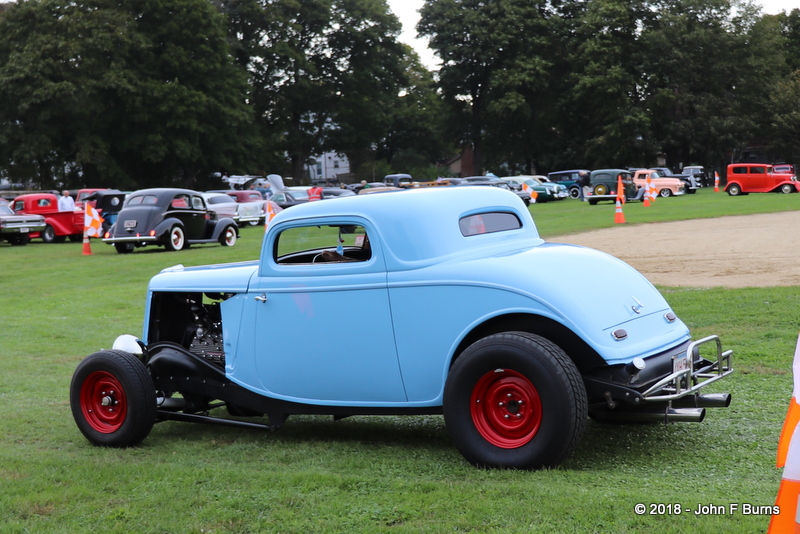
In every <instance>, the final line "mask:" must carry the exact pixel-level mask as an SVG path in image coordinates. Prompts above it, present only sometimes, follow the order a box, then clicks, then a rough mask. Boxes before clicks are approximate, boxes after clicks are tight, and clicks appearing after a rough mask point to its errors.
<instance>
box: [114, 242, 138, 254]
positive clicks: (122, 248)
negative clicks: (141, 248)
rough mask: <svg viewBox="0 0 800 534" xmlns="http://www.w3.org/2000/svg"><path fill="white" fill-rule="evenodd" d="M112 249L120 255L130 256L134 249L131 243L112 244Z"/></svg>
mask: <svg viewBox="0 0 800 534" xmlns="http://www.w3.org/2000/svg"><path fill="white" fill-rule="evenodd" d="M114 248H115V249H117V252H118V253H120V254H130V253H131V252H133V249H134V248H136V247H135V245H134V244H133V243H114Z"/></svg>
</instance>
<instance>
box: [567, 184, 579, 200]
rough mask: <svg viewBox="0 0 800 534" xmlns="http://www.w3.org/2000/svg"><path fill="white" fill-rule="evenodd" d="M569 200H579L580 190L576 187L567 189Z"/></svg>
mask: <svg viewBox="0 0 800 534" xmlns="http://www.w3.org/2000/svg"><path fill="white" fill-rule="evenodd" d="M569 198H572V199H576V198H581V190H580V188H578V187H570V188H569Z"/></svg>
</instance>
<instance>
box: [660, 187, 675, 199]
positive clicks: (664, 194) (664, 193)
mask: <svg viewBox="0 0 800 534" xmlns="http://www.w3.org/2000/svg"><path fill="white" fill-rule="evenodd" d="M658 195H659V196H660V197H661V198H669V197H671V196H672V191H670V190H669V189H662V190H661V191H659V192H658Z"/></svg>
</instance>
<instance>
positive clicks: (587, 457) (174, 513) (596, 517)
mask: <svg viewBox="0 0 800 534" xmlns="http://www.w3.org/2000/svg"><path fill="white" fill-rule="evenodd" d="M798 208H800V195H749V196H746V197H741V198H729V197H728V196H727V195H725V194H723V193H719V194H713V192H712V191H711V190H702V191H700V192H699V193H697V194H696V195H692V196H686V197H684V198H672V199H659V200H658V201H657V202H656V204H655V205H654V206H651V207H650V208H644V207H643V206H641V205H640V204H627V205H626V206H625V208H624V211H625V216H626V219H627V220H628V223H630V224H636V223H643V222H652V221H662V220H677V219H694V218H702V217H718V216H721V215H737V214H749V213H759V212H770V211H781V210H794V209H798ZM531 211H532V213H533V214H534V217H535V219H536V222H537V226H538V227H539V229H540V231H541V233H542V234H543V235H544V236H545V237H550V236H556V235H559V234H563V233H571V232H577V231H581V230H587V229H592V228H599V227H606V226H613V218H614V206H613V204H607V203H606V204H601V205H598V206H589V205H588V204H587V203H581V202H577V201H563V202H554V203H550V204H542V205H535V206H532V207H531ZM698 224H702V221H699V222H698ZM262 236H263V232H262V230H261V229H260V228H244V229H243V230H242V237H241V239H240V240H239V242H238V243H237V244H236V246H235V247H233V248H225V247H221V246H219V245H204V246H196V247H192V248H191V249H189V250H185V251H180V252H174V253H168V252H164V251H163V249H160V248H145V249H140V250H137V251H136V252H134V253H133V254H129V255H125V256H122V255H118V254H116V252H115V251H114V249H113V248H112V247H109V246H107V245H103V244H102V243H99V242H97V241H93V242H92V250H93V252H94V253H93V255H91V256H84V255H82V253H81V251H82V245H81V243H64V244H51V245H44V244H42V243H40V242H35V243H32V244H30V245H28V246H25V247H11V246H9V245H7V244H5V243H4V244H0V273H1V274H0V295H2V297H1V299H0V302H1V303H2V305H0V324H2V325H3V326H2V331H3V337H2V343H0V376H1V377H2V379H0V425H2V430H3V431H2V433H0V488H2V490H1V491H0V534H2V533H23V532H33V533H83V532H87V533H88V532H103V533H130V532H136V533H154V534H155V533H198V534H199V533H226V534H232V533H273V532H274V533H298V534H299V533H302V534H307V533H317V532H334V533H338V532H342V533H345V532H347V533H351V532H368V533H371V532H435V533H440V532H442V533H444V532H452V533H461V532H474V533H483V532H510V533H511V532H513V533H517V532H520V533H521V532H525V533H528V532H534V533H539V532H541V533H548V534H551V533H595V532H596V533H606V532H608V533H618V534H622V533H639V532H657V533H692V534H695V533H709V534H711V533H714V534H716V533H719V532H725V533H747V534H750V533H754V532H764V531H765V530H766V528H767V524H768V522H769V517H768V516H764V515H754V514H745V513H743V510H744V509H746V508H747V507H746V506H745V505H755V506H767V505H772V504H773V503H774V500H775V495H776V492H777V489H778V483H779V481H780V476H781V471H780V470H778V469H776V468H775V450H776V444H777V439H778V433H779V431H780V428H781V425H782V422H783V418H784V416H785V413H786V408H787V405H788V402H789V399H790V397H791V389H792V377H791V361H792V355H793V353H794V348H795V343H796V341H797V333H798V325H800V287H789V288H785V287H783V288H760V289H753V288H749V289H719V288H711V289H688V288H681V287H661V288H660V289H661V290H662V292H663V293H664V295H665V297H666V298H667V300H668V301H669V302H670V304H671V305H672V307H673V308H674V309H675V311H676V312H677V313H678V315H679V316H680V317H681V318H682V319H683V320H684V321H685V322H686V323H687V324H688V325H689V327H690V328H691V329H692V331H693V334H694V335H695V337H702V336H705V335H708V334H713V333H716V334H720V335H721V336H722V340H723V343H724V345H725V347H726V348H732V349H734V366H735V367H736V368H737V372H736V373H735V374H734V375H733V376H732V377H731V378H730V379H728V380H725V381H722V382H723V383H722V384H718V385H715V386H712V387H713V388H715V389H714V391H730V392H731V393H732V394H733V403H732V405H731V407H730V408H728V409H709V410H708V415H707V417H706V420H705V421H704V422H702V423H699V424H691V423H684V424H672V425H668V426H667V425H663V424H653V425H633V426H615V425H602V424H598V423H595V422H593V421H590V422H589V425H588V429H587V432H586V434H585V435H584V438H583V440H582V442H581V444H580V446H579V447H578V449H577V451H576V453H575V454H574V455H573V456H572V457H571V458H570V459H569V460H568V461H567V462H566V463H564V464H563V465H562V466H560V467H559V468H557V469H551V470H544V471H536V472H520V471H499V470H480V469H475V468H473V467H472V466H470V465H469V464H467V463H466V462H465V461H464V460H463V459H462V458H461V456H460V455H459V454H458V452H457V451H456V449H455V447H454V446H453V445H452V444H451V443H450V440H449V438H448V436H447V433H446V431H445V429H444V424H443V421H442V418H441V417H438V416H425V417H354V418H350V419H345V420H341V421H337V422H335V423H334V422H333V421H332V420H331V419H330V418H326V417H318V416H307V417H292V418H290V419H289V421H288V422H287V423H286V425H285V426H284V428H283V429H282V430H280V431H278V432H275V433H265V432H262V431H257V430H249V429H239V428H225V427H213V426H204V425H191V424H186V423H178V422H166V423H160V424H158V425H156V427H155V428H154V429H153V432H152V433H151V434H150V436H149V437H148V438H147V439H146V440H145V441H144V442H143V444H142V445H140V446H138V447H135V448H131V449H126V450H115V449H103V448H98V447H93V446H91V445H90V444H89V443H88V442H87V441H86V440H85V439H84V438H83V436H82V435H81V434H80V432H79V431H78V429H77V427H76V426H75V423H74V422H73V420H72V416H71V414H70V409H69V402H68V391H69V382H70V378H71V375H72V372H73V370H74V369H75V366H76V365H77V364H78V362H79V361H80V360H81V359H82V358H83V357H85V356H86V355H88V354H90V353H92V352H94V351H96V350H99V349H100V348H103V347H105V348H108V347H110V346H111V344H112V343H113V340H114V338H115V337H116V336H117V335H119V334H122V333H132V334H137V335H138V334H140V333H141V330H142V325H141V321H142V316H143V307H144V296H145V289H146V284H147V281H148V280H149V279H150V277H151V276H153V275H154V274H155V273H157V272H158V271H159V270H161V269H163V268H165V267H168V266H171V265H174V264H176V263H183V264H184V265H187V266H189V265H200V264H207V263H221V262H229V261H241V260H249V259H256V258H257V257H258V254H259V245H260V241H261V238H262ZM431 319H435V318H431ZM355 334H356V332H355V331H354V332H353V335H355ZM638 503H643V504H645V509H646V511H647V512H649V511H650V510H651V505H658V504H662V505H667V506H666V507H665V509H664V513H657V514H655V515H650V514H649V513H646V514H645V515H637V514H636V513H634V506H635V505H636V504H638ZM676 505H679V507H680V509H679V510H680V513H676V512H677V511H678V510H677V509H676ZM699 505H715V506H716V507H717V508H716V510H717V511H722V509H723V508H724V512H725V513H721V514H702V515H696V514H695V513H694V512H695V511H696V510H697V509H698V506H699ZM731 505H736V506H737V510H736V511H733V512H732V511H731V508H732V507H731ZM654 510H655V511H656V512H658V509H657V508H655V509H654ZM668 512H672V513H668ZM731 512H732V513H731Z"/></svg>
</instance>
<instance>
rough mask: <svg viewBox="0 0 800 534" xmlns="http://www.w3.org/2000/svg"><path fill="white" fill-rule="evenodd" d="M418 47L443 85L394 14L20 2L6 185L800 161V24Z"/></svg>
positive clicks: (639, 6) (320, 5) (529, 17)
mask: <svg viewBox="0 0 800 534" xmlns="http://www.w3.org/2000/svg"><path fill="white" fill-rule="evenodd" d="M417 30H418V32H419V33H420V35H422V36H426V37H429V38H430V45H431V47H432V48H433V49H434V51H435V53H436V54H437V55H438V57H439V59H440V60H441V68H440V69H439V70H438V71H437V72H434V73H431V72H428V71H427V70H426V69H425V68H424V67H423V66H422V65H420V63H419V60H418V58H417V57H416V54H414V52H413V51H412V50H411V49H410V48H409V47H408V46H406V45H403V44H401V43H399V42H398V40H397V38H398V35H399V32H400V24H399V22H398V20H397V18H396V17H395V16H394V15H393V14H392V13H391V12H390V11H389V8H388V7H387V5H386V2H385V0H213V1H212V2H208V1H207V0H119V1H116V2H111V1H109V0H78V1H74V0H18V1H17V2H16V3H13V4H3V6H2V9H0V99H2V102H3V105H2V106H0V141H2V144H0V176H3V177H9V178H12V179H13V181H27V182H33V183H35V184H37V185H39V186H41V187H46V188H52V187H55V186H56V185H57V184H72V185H90V186H115V187H121V188H126V189H127V188H136V187H144V186H150V185H167V184H181V185H186V186H192V187H198V188H200V187H203V186H205V185H209V184H211V182H212V180H211V178H210V177H211V176H213V174H214V173H218V172H228V173H237V174H245V173H247V174H253V173H259V174H266V173H269V172H279V173H282V174H288V175H291V176H296V177H298V178H300V179H302V178H303V177H304V176H305V174H306V166H307V165H308V163H309V161H310V158H311V157H312V156H318V155H321V154H322V153H323V152H328V151H333V152H338V153H340V154H344V155H346V156H347V157H348V159H349V160H350V162H351V167H352V169H353V171H354V176H353V178H355V179H361V178H372V177H373V176H374V175H375V174H376V173H381V172H384V171H392V172H409V171H410V170H411V169H415V172H419V173H425V174H426V176H427V177H432V176H431V173H435V172H439V171H437V170H436V167H434V166H435V165H439V164H442V163H443V162H444V161H445V160H446V159H448V158H449V157H450V156H452V155H453V154H455V153H457V152H458V151H460V150H462V149H466V148H469V149H471V150H472V152H473V156H474V161H475V166H476V168H475V171H476V172H483V171H485V170H493V171H495V172H500V173H503V172H507V173H520V172H526V173H528V172H537V171H539V172H540V171H547V170H556V169H558V168H562V169H563V168H593V167H599V166H628V165H630V166H646V165H653V164H654V163H655V162H656V158H657V156H663V157H664V158H665V159H666V160H667V164H668V165H670V166H678V165H680V164H690V163H691V164H702V165H706V166H709V167H713V166H717V167H719V166H720V165H721V163H722V162H724V161H725V160H726V159H728V160H729V159H730V157H731V154H732V153H733V152H734V151H735V150H736V149H739V148H742V147H744V146H747V145H749V144H753V143H755V144H764V145H769V146H770V148H771V150H772V153H773V154H780V155H782V157H783V158H786V159H788V160H789V161H795V160H796V158H798V157H800V141H799V139H800V134H798V132H799V131H800V118H798V117H799V116H800V89H799V88H800V81H798V80H799V79H800V59H798V57H800V54H798V52H800V10H799V9H795V10H793V11H792V12H791V13H783V14H781V15H776V16H773V15H763V14H761V13H760V11H759V9H758V8H757V7H756V6H755V5H754V4H753V3H752V2H751V1H750V0H581V1H568V0H427V1H426V2H425V4H424V6H423V8H422V10H421V19H420V23H419V25H418V27H417ZM426 167H427V170H426ZM439 169H441V168H439ZM442 172H443V173H445V172H446V171H442Z"/></svg>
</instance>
